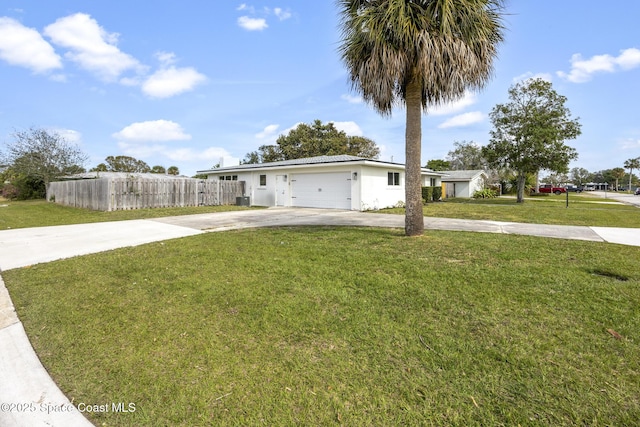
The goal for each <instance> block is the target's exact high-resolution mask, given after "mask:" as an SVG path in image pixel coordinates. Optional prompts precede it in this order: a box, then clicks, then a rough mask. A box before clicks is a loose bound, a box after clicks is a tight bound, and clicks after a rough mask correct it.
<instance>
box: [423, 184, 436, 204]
mask: <svg viewBox="0 0 640 427" xmlns="http://www.w3.org/2000/svg"><path fill="white" fill-rule="evenodd" d="M422 200H423V201H424V203H430V202H432V201H433V187H422Z"/></svg>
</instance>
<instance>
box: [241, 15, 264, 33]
mask: <svg viewBox="0 0 640 427" xmlns="http://www.w3.org/2000/svg"><path fill="white" fill-rule="evenodd" d="M238 25H239V26H240V27H242V28H244V29H245V30H247V31H262V30H264V29H266V28H267V27H269V26H268V25H267V20H266V19H264V18H250V17H248V16H241V17H239V18H238Z"/></svg>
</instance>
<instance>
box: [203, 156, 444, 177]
mask: <svg viewBox="0 0 640 427" xmlns="http://www.w3.org/2000/svg"><path fill="white" fill-rule="evenodd" d="M336 163H361V164H362V163H366V164H370V165H380V166H384V165H386V166H394V167H401V168H404V164H402V163H393V162H385V161H382V160H375V159H367V158H365V157H358V156H349V155H346V154H342V155H338V156H317V157H305V158H302V159H292V160H281V161H278V162H269V163H251V164H242V165H236V166H227V167H222V168H215V169H207V170H202V171H197V173H199V174H201V173H218V172H231V171H241V170H251V169H269V168H280V167H289V166H305V165H322V164H336ZM422 170H423V171H424V172H430V173H433V174H435V175H442V173H441V172H434V171H432V170H430V169H425V168H423V169H422Z"/></svg>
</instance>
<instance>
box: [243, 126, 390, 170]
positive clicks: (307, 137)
mask: <svg viewBox="0 0 640 427" xmlns="http://www.w3.org/2000/svg"><path fill="white" fill-rule="evenodd" d="M340 154H348V155H352V156H360V157H366V158H369V159H377V158H378V156H379V155H380V149H379V148H378V146H377V145H376V143H375V142H373V141H372V140H371V139H369V138H365V137H362V136H349V135H347V134H346V133H345V132H344V131H341V130H338V129H337V128H336V127H335V126H334V124H333V123H327V124H323V123H322V122H321V121H320V120H315V121H314V122H313V123H311V124H306V123H301V124H299V125H298V126H297V127H296V128H295V129H293V130H291V131H289V133H288V134H287V135H280V136H279V137H278V139H277V140H276V144H275V145H262V146H260V147H259V148H258V151H253V152H251V153H247V155H245V157H244V160H243V162H242V163H245V164H248V163H268V162H277V161H280V160H291V159H301V158H305V157H315V156H336V155H340Z"/></svg>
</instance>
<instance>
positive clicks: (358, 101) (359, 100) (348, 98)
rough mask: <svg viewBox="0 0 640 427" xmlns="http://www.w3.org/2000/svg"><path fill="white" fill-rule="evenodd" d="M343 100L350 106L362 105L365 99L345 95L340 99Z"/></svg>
mask: <svg viewBox="0 0 640 427" xmlns="http://www.w3.org/2000/svg"><path fill="white" fill-rule="evenodd" d="M340 98H341V99H343V100H345V101H347V102H348V103H349V104H362V102H363V99H362V97H361V96H353V95H349V94H347V93H345V94H344V95H342V96H341V97H340Z"/></svg>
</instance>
